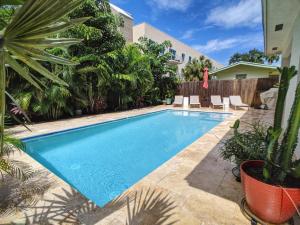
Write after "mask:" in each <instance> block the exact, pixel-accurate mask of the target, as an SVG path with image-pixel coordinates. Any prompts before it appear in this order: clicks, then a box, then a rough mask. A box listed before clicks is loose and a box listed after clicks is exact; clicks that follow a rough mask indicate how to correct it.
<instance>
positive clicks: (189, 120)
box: [23, 110, 229, 206]
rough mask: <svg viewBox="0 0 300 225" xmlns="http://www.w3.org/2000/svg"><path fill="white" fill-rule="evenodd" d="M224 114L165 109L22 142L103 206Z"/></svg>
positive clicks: (29, 152)
mask: <svg viewBox="0 0 300 225" xmlns="http://www.w3.org/2000/svg"><path fill="white" fill-rule="evenodd" d="M228 115H229V114H221V113H202V112H189V111H176V110H165V111H160V112H156V113H151V114H145V115H142V116H137V117H132V118H127V119H122V120H116V121H113V122H107V123H101V124H97V125H93V126H88V127H82V128H79V129H73V130H69V131H64V132H59V133H54V134H49V135H43V136H39V137H33V138H27V139H24V140H23V141H24V143H25V144H26V151H27V153H28V154H29V155H31V156H32V157H33V158H34V159H36V160H37V161H38V162H40V163H41V164H43V165H44V166H45V167H46V168H48V169H49V170H50V171H52V172H53V173H55V174H56V175H57V176H59V177H61V178H62V179H63V180H65V181H66V182H68V183H69V184H70V185H72V186H73V187H74V188H75V189H77V190H78V191H79V192H81V193H82V194H83V195H85V196H86V197H87V198H89V199H90V200H92V201H94V202H95V203H96V204H97V205H99V206H103V205H105V204H106V203H107V202H109V201H111V200H112V199H114V198H115V197H117V196H118V195H119V194H121V193H122V192H123V191H124V190H126V189H127V188H129V187H130V186H131V185H133V184H134V183H136V182H137V181H139V180H140V179H141V178H143V177H144V176H146V175H147V174H149V173H150V172H151V171H153V170H154V169H156V168H157V167H159V166H160V165H161V164H163V163H164V162H165V161H167V160H168V159H170V158H171V157H173V156H174V155H176V154H177V153H178V152H179V151H181V150H182V149H183V148H185V147H186V146H188V145H189V144H191V143H192V142H193V141H195V140H196V139H198V138H199V137H200V136H202V135H203V134H205V133H206V132H208V131H209V130H210V129H212V128H213V127H215V126H216V125H217V124H219V123H220V122H222V121H223V120H224V119H225V118H226V117H227V116H228Z"/></svg>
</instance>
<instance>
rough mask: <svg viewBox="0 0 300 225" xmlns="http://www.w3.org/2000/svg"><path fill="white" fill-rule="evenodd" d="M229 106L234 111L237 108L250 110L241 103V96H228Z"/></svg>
mask: <svg viewBox="0 0 300 225" xmlns="http://www.w3.org/2000/svg"><path fill="white" fill-rule="evenodd" d="M229 99H230V104H231V105H232V106H233V107H234V109H235V110H236V108H237V107H247V108H248V109H249V108H250V106H249V105H247V104H245V103H243V102H242V99H241V96H239V95H235V96H229Z"/></svg>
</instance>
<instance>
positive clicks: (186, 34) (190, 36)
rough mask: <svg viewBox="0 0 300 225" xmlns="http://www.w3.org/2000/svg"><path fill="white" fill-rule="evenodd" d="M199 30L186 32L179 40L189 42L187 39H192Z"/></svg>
mask: <svg viewBox="0 0 300 225" xmlns="http://www.w3.org/2000/svg"><path fill="white" fill-rule="evenodd" d="M198 30H199V29H190V30H187V31H185V32H184V33H183V35H182V37H181V39H183V40H189V39H192V38H193V37H194V35H195V33H197V31H198Z"/></svg>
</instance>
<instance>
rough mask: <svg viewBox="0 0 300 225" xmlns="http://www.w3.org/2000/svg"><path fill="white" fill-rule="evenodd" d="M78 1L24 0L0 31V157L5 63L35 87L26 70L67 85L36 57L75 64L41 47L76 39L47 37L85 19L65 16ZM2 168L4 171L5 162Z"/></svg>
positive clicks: (37, 84)
mask: <svg viewBox="0 0 300 225" xmlns="http://www.w3.org/2000/svg"><path fill="white" fill-rule="evenodd" d="M16 2H18V3H19V2H20V1H13V0H11V1H1V3H2V4H3V5H11V4H12V3H16ZM81 2H82V1H81V0H26V1H24V4H23V5H22V6H21V7H20V8H17V9H16V12H15V14H14V15H13V17H12V19H11V21H10V22H9V23H8V25H7V26H6V27H5V28H4V29H3V30H2V31H1V32H0V99H1V102H0V151H1V154H0V158H1V157H2V156H3V154H4V141H5V135H4V116H5V86H6V76H7V75H9V74H7V73H6V68H5V66H6V65H8V66H9V67H10V68H12V69H13V70H14V71H16V72H17V73H18V74H19V75H20V76H21V77H22V78H24V79H25V80H27V81H28V82H29V83H30V84H32V85H33V86H35V87H36V88H39V89H41V84H42V82H41V81H40V80H39V79H38V78H37V77H36V76H34V75H32V73H31V72H30V69H31V70H34V71H36V72H38V73H39V74H41V75H42V76H43V77H45V78H47V79H49V80H51V81H52V82H55V83H57V84H59V85H67V84H66V83H65V82H64V81H62V80H61V79H59V78H58V77H57V76H55V75H53V74H52V73H50V72H49V71H48V70H47V69H46V68H45V67H43V66H42V65H41V64H40V63H39V62H38V61H37V60H39V61H46V62H51V63H58V64H64V65H74V64H75V63H74V62H72V61H69V60H66V59H64V58H60V57H57V56H54V55H52V54H50V53H48V52H47V51H45V49H47V48H51V47H67V46H69V45H72V44H75V43H78V42H79V41H80V40H78V39H72V38H71V39H66V38H58V37H57V38H48V37H49V36H54V35H55V34H57V33H59V32H61V31H62V30H65V29H68V28H70V27H72V26H73V25H75V24H79V23H82V22H84V21H86V19H87V18H80V19H75V20H67V19H65V16H66V15H67V14H68V13H70V12H71V11H72V10H74V9H75V8H76V7H78V6H79V5H80V4H81ZM3 5H2V6H3ZM12 5H14V4H12ZM23 65H26V67H24V66H23ZM29 68H30V69H29ZM1 159H2V158H1ZM0 169H3V168H2V167H0ZM4 169H6V171H7V168H6V167H5V165H4ZM4 171H5V170H4Z"/></svg>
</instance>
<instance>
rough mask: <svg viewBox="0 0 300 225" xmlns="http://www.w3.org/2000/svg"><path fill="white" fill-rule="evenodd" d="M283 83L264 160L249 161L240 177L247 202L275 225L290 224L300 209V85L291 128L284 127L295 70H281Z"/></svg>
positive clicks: (268, 135) (292, 110) (290, 119)
mask: <svg viewBox="0 0 300 225" xmlns="http://www.w3.org/2000/svg"><path fill="white" fill-rule="evenodd" d="M280 72H281V81H280V86H279V94H278V99H277V104H276V109H275V117H274V125H273V126H272V127H270V128H269V129H268V134H267V136H266V140H267V142H268V147H267V152H266V158H265V160H254V161H253V160H252V161H246V162H244V163H242V165H241V168H240V170H241V178H242V184H243V190H244V192H245V197H246V202H247V204H248V206H249V208H250V210H251V211H252V212H253V213H254V214H255V215H256V216H257V217H259V218H260V219H262V220H264V221H266V222H269V223H274V224H280V223H284V222H286V221H288V220H289V219H290V218H291V217H292V216H293V215H294V214H295V212H296V211H297V207H298V206H300V160H295V159H294V157H295V155H294V153H295V149H296V146H297V140H298V134H299V127H300V84H298V87H297V90H296V96H295V100H294V104H293V107H292V109H291V113H290V117H289V121H288V126H287V128H286V129H285V131H284V132H283V129H282V128H281V124H282V118H283V112H284V103H285V98H286V95H287V90H288V88H289V82H290V80H291V79H292V77H293V76H295V75H296V74H297V71H296V70H295V67H291V68H287V67H285V68H283V69H280Z"/></svg>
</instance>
